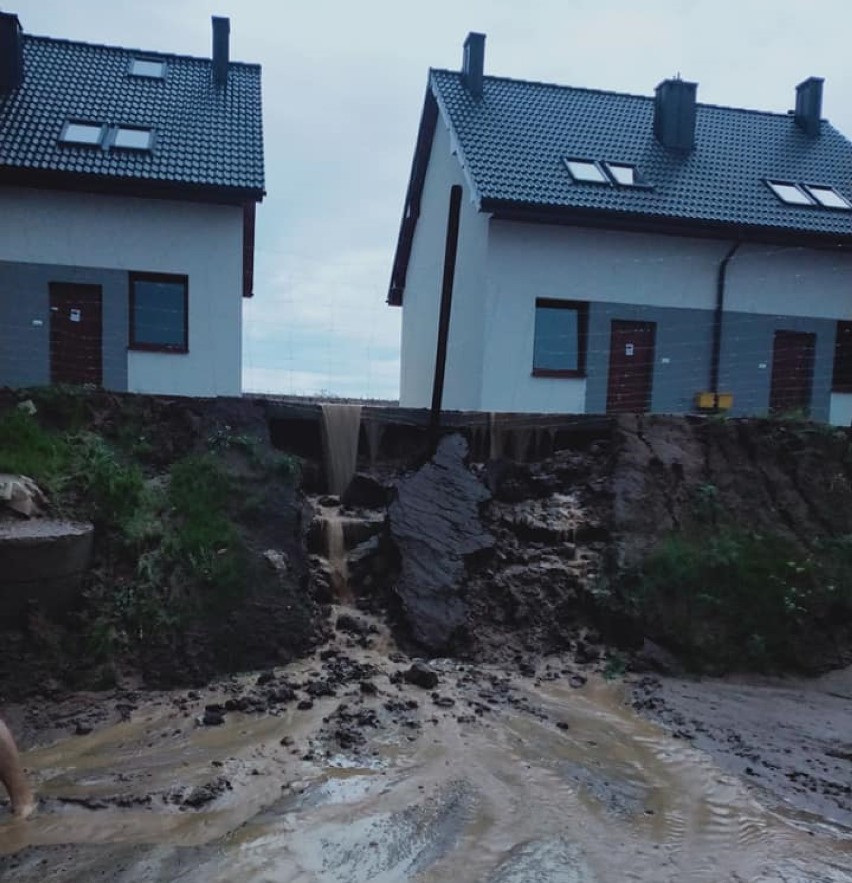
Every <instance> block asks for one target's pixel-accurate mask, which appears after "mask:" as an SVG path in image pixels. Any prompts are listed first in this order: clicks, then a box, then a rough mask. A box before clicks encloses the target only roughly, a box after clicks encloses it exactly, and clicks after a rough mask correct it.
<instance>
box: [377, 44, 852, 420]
mask: <svg viewBox="0 0 852 883" xmlns="http://www.w3.org/2000/svg"><path fill="white" fill-rule="evenodd" d="M484 47H485V37H484V35H482V34H473V33H472V34H470V35H469V36H468V38H467V40H466V42H465V47H464V55H463V64H462V69H461V71H449V70H431V71H430V72H429V79H428V87H427V90H426V99H425V102H424V106H423V112H422V117H421V121H420V129H419V133H418V136H417V144H416V149H415V154H414V161H413V164H412V169H411V176H410V181H409V185H408V192H407V195H406V200H405V208H404V212H403V219H402V224H401V228H400V233H399V239H398V243H397V248H396V256H395V259H394V264H393V271H392V278H391V283H390V290H389V295H388V303H389V304H391V305H393V306H397V307H401V308H402V370H401V395H400V401H401V404H402V405H404V406H411V407H423V406H427V405H428V404H429V403H430V401H435V399H434V398H433V394H434V393H437V400H439V401H441V394H442V396H443V398H442V405H443V407H444V408H447V409H458V410H474V411H509V412H565V413H604V412H619V411H635V412H642V411H653V412H669V413H687V412H692V411H700V410H710V411H714V410H720V409H721V410H727V411H728V412H729V413H732V414H738V415H745V414H750V415H751V414H766V413H769V412H776V413H784V412H806V413H809V414H810V415H811V416H813V417H814V418H815V419H819V420H831V422H833V423H838V424H843V425H849V423H850V419H852V144H850V142H849V141H848V140H847V139H846V138H845V137H844V136H843V135H842V134H841V133H840V132H838V131H837V130H836V129H835V128H834V127H833V126H832V125H831V124H830V123H829V122H828V121H827V120H825V119H823V118H822V92H823V81H822V80H820V79H818V78H814V77H811V78H809V79H807V80H805V81H804V82H802V83H801V84H800V85H799V86H798V87H797V89H796V94H795V107H794V109H793V110H791V111H789V112H788V113H767V112H763V111H757V110H745V109H740V108H733V107H718V106H713V105H709V104H701V103H699V102H698V101H697V86H696V84H695V83H690V82H686V81H684V80H681V79H680V78H675V79H668V80H664V81H663V82H661V83H660V84H659V86H658V87H657V89H656V92H655V94H654V95H653V96H645V95H628V94H618V93H614V92H604V91H598V90H593V89H581V88H571V87H566V86H557V85H552V84H548V83H537V82H526V81H521V80H515V79H507V78H503V77H493V76H486V75H485V74H484ZM442 306H443V310H442ZM439 329H440V330H439ZM436 367H438V368H439V369H440V370H436ZM442 370H443V372H444V378H443V383H441V373H442Z"/></svg>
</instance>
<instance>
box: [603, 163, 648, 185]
mask: <svg viewBox="0 0 852 883" xmlns="http://www.w3.org/2000/svg"><path fill="white" fill-rule="evenodd" d="M606 168H607V171H608V172H609V173H610V175H612V177H613V179H614V181H615V183H616V184H621V185H622V186H624V187H635V186H636V185H637V184H641V183H642V182H641V181H640V180H639V177H638V176H637V174H636V166H628V165H626V164H624V163H614V162H608V163H606Z"/></svg>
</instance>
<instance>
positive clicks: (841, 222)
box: [431, 70, 852, 235]
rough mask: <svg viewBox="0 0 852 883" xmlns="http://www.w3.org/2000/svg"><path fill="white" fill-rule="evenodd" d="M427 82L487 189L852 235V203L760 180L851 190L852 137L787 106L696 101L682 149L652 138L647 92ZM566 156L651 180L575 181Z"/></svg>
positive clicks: (488, 80) (551, 204)
mask: <svg viewBox="0 0 852 883" xmlns="http://www.w3.org/2000/svg"><path fill="white" fill-rule="evenodd" d="M431 84H432V90H433V92H434V94H435V96H436V98H437V99H438V103H439V105H440V106H441V107H442V108H443V110H444V113H445V114H446V115H447V117H448V118H449V121H450V123H451V124H452V126H453V129H454V130H455V133H456V135H457V137H458V140H459V143H460V146H461V150H462V153H463V156H464V160H465V162H466V163H467V165H468V169H469V172H470V175H471V177H472V180H473V182H474V185H475V187H476V189H477V191H478V193H479V196H480V197H481V198H483V199H491V200H500V201H507V202H513V203H520V204H524V205H529V206H546V207H548V208H562V207H564V208H566V209H599V210H600V209H603V210H608V211H612V212H617V213H630V214H640V215H647V216H653V217H660V218H672V219H678V218H682V219H696V220H701V221H707V222H712V223H721V224H733V225H746V226H754V227H761V228H782V229H787V230H801V231H807V232H811V233H829V234H842V235H852V212H848V211H838V210H831V209H825V208H820V207H808V206H802V207H799V206H790V205H785V204H784V203H782V202H781V201H780V200H779V199H778V198H777V197H776V196H775V195H774V194H773V193H772V192H771V191H770V189H769V188H768V187H767V186H766V184H765V183H764V181H765V179H766V178H777V179H780V180H787V181H795V182H801V183H810V184H828V185H830V186H832V187H834V188H835V189H837V190H838V191H839V192H840V193H842V194H843V195H844V196H845V197H846V198H847V199H850V200H852V144H850V142H849V141H848V140H847V139H846V138H845V137H844V136H843V135H841V134H840V133H839V132H838V131H837V130H836V129H835V128H834V127H833V126H831V125H830V124H829V123H828V122H827V121H823V123H822V131H821V134H820V135H819V137H817V138H810V137H808V136H807V135H806V134H805V133H804V132H802V131H801V130H800V129H799V128H798V127H797V126H796V124H795V122H794V121H793V118H792V116H790V115H787V114H777V113H767V112H764V111H754V110H744V109H738V108H730V107H718V106H715V105H709V104H699V105H698V107H697V113H696V147H695V149H694V150H693V151H692V152H691V153H689V154H686V155H683V154H680V155H679V154H677V153H673V152H671V151H669V150H667V149H666V148H664V147H663V146H662V145H660V144H659V143H658V142H657V141H656V139H655V138H654V135H653V116H654V99H653V98H651V97H647V96H637V95H626V94H619V93H615V92H601V91H594V90H590V89H577V88H571V87H567V86H555V85H550V84H547V83H535V82H528V81H523V80H510V79H505V78H501V77H485V79H484V85H483V96H482V98H481V99H479V100H476V99H474V98H473V97H471V95H470V94H469V93H468V92H467V90H466V89H465V88H464V86H463V84H462V80H461V76H460V74H458V73H456V72H454V71H445V70H433V71H432V72H431ZM566 157H575V158H582V159H596V160H607V161H610V162H624V163H629V164H632V165H635V166H636V167H637V168H638V169H639V171H640V173H641V174H642V175H643V177H644V178H645V179H646V180H647V181H648V183H649V184H651V185H652V189H649V190H642V189H638V188H630V187H610V186H607V185H600V184H582V183H575V182H574V181H573V180H572V178H571V176H570V175H569V173H568V171H567V169H566V168H565V164H564V159H565V158H566Z"/></svg>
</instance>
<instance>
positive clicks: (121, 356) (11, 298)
mask: <svg viewBox="0 0 852 883" xmlns="http://www.w3.org/2000/svg"><path fill="white" fill-rule="evenodd" d="M127 278H128V277H127V273H126V272H124V271H123V270H105V269H98V268H95V267H67V266H60V265H55V264H23V263H14V262H10V261H0V386H43V385H45V384H47V383H49V382H50V300H49V285H50V283H51V282H69V283H78V284H87V285H100V286H101V290H102V302H103V351H102V352H103V384H104V388H105V389H112V390H115V391H117V392H123V391H126V390H127V326H128V287H127V286H128V281H127ZM38 321H41V323H42V324H41V325H38V324H33V323H34V322H35V323H37V322H38Z"/></svg>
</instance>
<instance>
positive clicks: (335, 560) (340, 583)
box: [323, 509, 352, 602]
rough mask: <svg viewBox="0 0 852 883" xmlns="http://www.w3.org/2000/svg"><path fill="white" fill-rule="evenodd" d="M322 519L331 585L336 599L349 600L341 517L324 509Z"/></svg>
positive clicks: (347, 566) (344, 537) (347, 569)
mask: <svg viewBox="0 0 852 883" xmlns="http://www.w3.org/2000/svg"><path fill="white" fill-rule="evenodd" d="M323 521H324V522H325V543H326V554H327V556H328V564H329V567H330V568H331V587H332V590H333V591H334V595H335V597H336V598H337V600H338V601H342V602H349V601H351V600H352V593H351V592H350V591H349V565H348V564H347V561H346V536H345V534H344V532H343V519H342V518H341V517H340V515H339V514H337V513H336V512H335V513H333V514H332V513H330V512H329V511H328V510H327V509H326V510H325V511H324V514H323Z"/></svg>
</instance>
